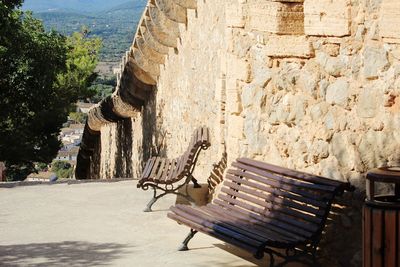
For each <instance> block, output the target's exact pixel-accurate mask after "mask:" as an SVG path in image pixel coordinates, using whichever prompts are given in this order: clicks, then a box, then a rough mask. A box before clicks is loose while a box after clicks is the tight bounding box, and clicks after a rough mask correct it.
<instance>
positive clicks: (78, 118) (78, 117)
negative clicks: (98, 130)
mask: <svg viewBox="0 0 400 267" xmlns="http://www.w3.org/2000/svg"><path fill="white" fill-rule="evenodd" d="M69 118H70V119H71V120H73V121H74V122H75V123H85V122H86V118H87V114H85V113H83V112H71V113H69Z"/></svg>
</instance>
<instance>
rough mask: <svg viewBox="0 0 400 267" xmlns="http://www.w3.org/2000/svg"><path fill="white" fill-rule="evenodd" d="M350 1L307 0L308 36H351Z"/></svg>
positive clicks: (305, 7) (306, 22) (305, 26)
mask: <svg viewBox="0 0 400 267" xmlns="http://www.w3.org/2000/svg"><path fill="white" fill-rule="evenodd" d="M349 22H350V5H349V1H348V0H335V1H331V0H305V1H304V31H305V34H307V35H317V36H346V35H349V34H350V23H349Z"/></svg>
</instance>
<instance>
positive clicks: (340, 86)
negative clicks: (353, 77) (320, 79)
mask: <svg viewBox="0 0 400 267" xmlns="http://www.w3.org/2000/svg"><path fill="white" fill-rule="evenodd" d="M349 95H350V89H349V83H348V81H347V80H345V79H337V80H336V81H335V82H334V83H332V84H330V85H329V86H328V88H327V90H326V102H328V103H329V104H335V105H339V106H342V107H346V106H347V103H348V101H349Z"/></svg>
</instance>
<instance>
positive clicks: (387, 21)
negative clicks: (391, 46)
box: [379, 0, 400, 39]
mask: <svg viewBox="0 0 400 267" xmlns="http://www.w3.org/2000/svg"><path fill="white" fill-rule="evenodd" d="M394 25H400V5H399V2H398V1H397V0H382V4H381V7H380V16H379V34H380V36H382V37H389V38H396V39H400V27H396V26H394Z"/></svg>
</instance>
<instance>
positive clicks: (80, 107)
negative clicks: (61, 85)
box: [76, 102, 96, 114]
mask: <svg viewBox="0 0 400 267" xmlns="http://www.w3.org/2000/svg"><path fill="white" fill-rule="evenodd" d="M94 105H96V104H93V103H84V102H78V103H76V112H82V113H86V114H87V113H88V112H89V110H90V108H91V107H93V106H94Z"/></svg>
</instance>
